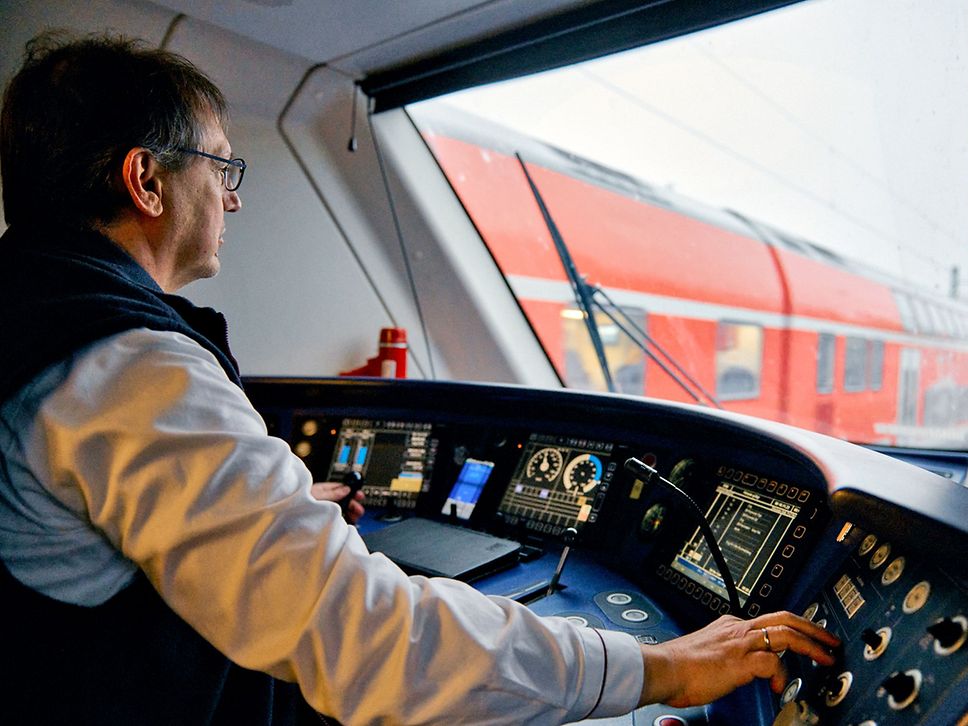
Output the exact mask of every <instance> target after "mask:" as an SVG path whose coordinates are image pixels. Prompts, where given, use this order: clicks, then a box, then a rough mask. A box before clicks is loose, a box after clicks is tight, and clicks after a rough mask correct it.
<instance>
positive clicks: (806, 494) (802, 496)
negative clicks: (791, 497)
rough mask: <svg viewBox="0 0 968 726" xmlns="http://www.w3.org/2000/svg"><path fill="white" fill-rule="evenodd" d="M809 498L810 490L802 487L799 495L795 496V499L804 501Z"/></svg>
mask: <svg viewBox="0 0 968 726" xmlns="http://www.w3.org/2000/svg"><path fill="white" fill-rule="evenodd" d="M809 498H810V491H809V490H808V489H804V490H803V491H802V492H800V496H799V497H797V501H800V502H805V501H807V500H808V499H809Z"/></svg>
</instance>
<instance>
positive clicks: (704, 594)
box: [702, 592, 713, 605]
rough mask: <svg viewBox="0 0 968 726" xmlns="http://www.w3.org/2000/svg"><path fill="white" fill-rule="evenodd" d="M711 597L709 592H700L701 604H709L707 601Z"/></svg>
mask: <svg viewBox="0 0 968 726" xmlns="http://www.w3.org/2000/svg"><path fill="white" fill-rule="evenodd" d="M712 599H713V596H712V595H711V594H710V593H708V592H704V593H703V594H702V604H703V605H708V604H709V601H710V600H712Z"/></svg>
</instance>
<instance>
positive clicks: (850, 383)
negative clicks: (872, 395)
mask: <svg viewBox="0 0 968 726" xmlns="http://www.w3.org/2000/svg"><path fill="white" fill-rule="evenodd" d="M865 388H867V341H866V340H864V339H863V338H852V337H848V338H845V339H844V390H845V391H863V390H864V389H865Z"/></svg>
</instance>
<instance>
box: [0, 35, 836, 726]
mask: <svg viewBox="0 0 968 726" xmlns="http://www.w3.org/2000/svg"><path fill="white" fill-rule="evenodd" d="M0 171H2V174H3V194H4V209H5V216H6V219H7V222H8V224H9V229H8V230H7V232H6V233H5V234H4V236H3V238H2V240H0V339H2V342H3V345H2V349H0V350H2V353H0V561H2V564H3V567H2V568H0V597H2V599H3V602H4V611H5V613H6V615H7V617H6V618H5V619H4V624H3V634H2V642H3V648H2V649H0V651H2V653H3V655H2V656H0V658H2V663H3V665H2V672H0V678H2V679H3V683H4V689H5V695H4V697H3V698H2V699H0V721H2V722H4V723H21V722H29V723H47V722H54V721H57V722H70V723H74V724H78V723H99V724H100V723H138V724H149V723H159V724H161V723H165V724H174V723H178V724H190V723H233V724H250V723H252V724H255V723H260V724H262V723H294V722H297V721H298V720H299V719H301V718H305V717H306V716H307V713H308V712H307V711H306V710H305V708H304V707H303V703H304V701H305V702H306V703H308V704H309V705H310V706H311V707H312V709H314V710H315V711H319V712H323V713H328V714H332V715H333V716H334V717H336V718H338V719H339V720H340V721H342V722H344V723H346V724H367V723H433V722H436V723H453V722H463V723H466V722H473V721H475V720H476V721H481V722H488V723H509V724H519V723H541V724H544V723H547V724H551V723H560V722H563V721H572V720H578V719H581V718H584V717H586V716H595V717H601V716H608V715H614V714H619V713H623V712H627V711H629V710H631V709H633V708H634V707H635V706H636V705H638V704H640V703H646V702H652V701H664V702H666V703H670V704H673V705H687V704H692V703H702V702H706V701H708V700H711V699H714V698H717V697H719V696H721V695H723V694H725V693H727V692H729V691H730V690H732V689H733V688H735V687H737V686H738V685H740V684H743V683H746V682H749V681H750V680H752V679H753V678H755V677H761V678H769V679H771V683H772V685H773V687H774V688H775V689H779V688H780V686H781V685H782V683H783V671H782V666H781V664H780V661H779V658H778V657H777V655H776V652H777V651H780V650H783V649H791V650H794V651H796V652H799V653H803V654H806V655H809V656H810V657H812V658H814V659H815V660H816V661H818V662H820V663H823V664H830V663H832V662H833V659H832V657H831V656H830V654H829V652H828V650H827V649H828V648H830V647H833V646H835V645H836V639H835V638H833V637H832V636H830V635H829V634H827V633H825V632H824V631H823V630H821V629H820V628H818V627H817V626H815V625H813V624H811V623H809V622H807V621H805V620H803V619H802V618H798V617H796V616H793V615H790V614H788V613H779V614H771V615H767V616H763V617H760V618H757V619H755V620H752V621H749V622H744V621H740V620H738V619H736V618H722V619H720V620H719V621H717V622H716V623H714V624H713V625H711V626H709V627H707V628H704V629H703V630H700V631H698V632H697V633H693V634H691V635H688V636H685V637H683V638H680V639H678V640H675V641H672V642H670V643H666V644H662V645H659V646H652V647H650V648H644V647H642V646H639V645H638V644H637V643H636V642H635V640H634V639H633V638H632V637H631V636H628V635H626V634H622V633H616V632H604V631H597V630H593V629H588V628H578V627H576V626H574V625H572V624H571V623H568V622H566V621H564V620H562V619H558V618H549V619H545V618H540V617H537V616H535V615H534V614H533V613H532V612H531V611H529V610H528V609H526V608H524V607H522V606H520V605H518V604H516V603H513V602H511V601H508V600H505V599H502V598H487V597H484V596H482V595H480V594H479V593H477V592H475V591H474V590H473V589H471V588H469V587H467V586H466V585H463V584H461V583H457V582H452V581H448V580H431V581H428V580H426V579H424V578H407V577H406V576H405V575H404V574H403V573H402V572H400V571H399V570H398V569H397V568H396V567H394V566H393V565H392V564H390V563H389V562H388V561H387V560H386V559H384V558H382V557H378V556H371V555H369V554H368V553H367V552H366V550H365V547H364V546H363V544H362V541H361V539H360V538H359V536H358V535H357V533H356V531H355V529H353V528H352V527H350V526H348V525H347V524H346V523H345V522H344V520H343V519H342V517H341V516H340V510H339V508H338V507H337V506H335V505H334V504H333V503H332V502H327V501H318V500H317V499H316V498H314V496H313V495H312V479H311V476H310V474H309V472H308V471H307V470H306V468H305V466H303V464H302V462H301V461H300V460H299V459H298V458H297V457H295V456H293V455H292V454H291V452H290V451H289V450H288V447H287V446H286V445H285V443H284V442H282V441H280V440H278V439H274V438H271V437H269V436H267V435H266V431H265V427H264V425H263V424H262V421H261V418H260V417H259V415H258V414H257V413H256V412H255V411H254V410H253V409H252V407H251V405H250V404H249V402H248V400H247V399H246V398H245V395H244V394H243V392H242V390H241V382H240V380H239V376H238V370H237V367H236V365H235V361H234V359H233V358H232V355H231V353H230V351H229V348H228V343H227V338H226V329H225V325H224V320H223V319H222V318H221V316H219V315H218V313H215V312H214V311H212V310H209V309H199V308H196V307H195V306H193V305H192V304H191V303H189V302H188V301H187V300H185V299H184V298H180V297H178V296H176V295H174V294H173V293H174V292H175V291H176V290H178V289H179V288H181V287H182V286H184V285H185V284H187V283H189V282H191V281H193V280H197V279H201V278H205V277H211V276H212V275H215V274H216V273H217V272H218V270H219V257H218V253H219V248H220V247H221V245H222V243H223V237H222V235H223V233H224V215H225V213H226V212H235V211H238V210H239V209H240V207H241V201H240V199H239V195H238V188H239V185H240V184H241V182H242V178H243V173H244V171H245V163H244V162H243V161H242V160H240V159H234V158H233V157H232V150H231V147H230V145H229V142H228V139H227V137H226V134H225V104H224V101H223V98H222V95H221V93H220V92H219V91H218V89H217V88H216V87H215V86H214V85H213V84H212V83H211V82H210V81H209V80H208V79H206V78H205V77H204V76H203V75H202V74H201V73H199V72H198V71H197V70H196V69H195V68H194V67H193V66H191V64H189V63H188V62H187V61H185V60H184V59H181V58H179V57H177V56H174V55H172V54H169V53H165V52H160V51H154V50H146V49H143V48H140V47H138V46H137V45H135V44H132V43H129V42H126V41H122V40H111V39H104V38H97V39H87V40H82V41H76V42H59V41H57V40H56V39H55V38H51V37H46V38H45V37H42V38H40V39H39V40H37V41H35V42H33V43H32V44H31V45H30V46H28V55H27V58H26V61H25V64H24V67H23V69H22V70H21V71H20V72H19V73H18V75H17V76H16V77H15V78H14V79H13V81H12V82H11V84H10V86H9V87H8V89H7V92H6V94H5V97H4V106H3V110H2V116H0ZM317 489H319V487H317ZM341 494H342V492H340V491H336V492H333V491H330V492H328V493H327V492H322V493H320V494H319V495H320V496H322V497H323V498H326V497H329V498H337V497H338V496H340V495H341ZM357 514H359V509H357ZM293 683H295V684H297V685H298V689H299V692H298V693H297V691H296V690H295V688H293V687H292V686H290V685H289V684H293ZM311 718H314V716H311Z"/></svg>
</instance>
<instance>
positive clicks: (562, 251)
mask: <svg viewBox="0 0 968 726" xmlns="http://www.w3.org/2000/svg"><path fill="white" fill-rule="evenodd" d="M514 156H515V157H517V160H518V163H519V164H520V165H521V170H522V171H523V172H524V178H525V179H527V180H528V186H530V187H531V193H532V194H533V195H534V200H535V201H536V202H537V203H538V208H539V209H540V210H541V216H542V217H544V223H545V226H546V227H547V228H548V233H549V234H550V235H551V239H552V241H554V243H555V249H556V250H557V251H558V258H559V259H560V260H561V266H562V267H564V268H565V275H566V276H567V277H568V282H569V283H571V290H572V293H573V294H574V296H575V303H577V305H578V308H579V310H581V313H582V317H583V318H584V319H585V327H586V328H587V329H588V337H590V338H591V340H592V347H593V348H594V349H595V355H596V356H597V357H598V365H599V366H601V368H602V375H603V376H605V385H606V386H607V387H608V390H609V391H611V392H612V393H615V381H614V380H612V372H611V370H609V367H608V360H607V359H606V358H605V346H604V345H602V336H601V334H600V333H599V330H598V322H597V321H596V320H595V314H594V311H593V306H594V304H595V301H594V300H593V298H592V289H591V287H590V286H589V285H588V283H587V282H585V278H583V277H582V276H581V275H579V274H578V268H577V267H575V260H574V259H572V256H571V252H570V251H569V250H568V245H566V244H565V240H564V239H563V238H562V236H561V232H559V231H558V226H557V225H556V224H555V220H554V219H552V217H551V212H549V211H548V207H547V205H546V204H545V202H544V199H543V198H542V196H541V192H539V191H538V187H537V186H536V185H535V183H534V179H532V178H531V174H529V173H528V167H527V166H526V165H525V163H524V159H522V158H521V154H518V153H517V152H515V154H514Z"/></svg>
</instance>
